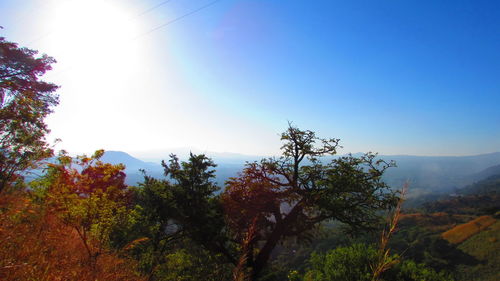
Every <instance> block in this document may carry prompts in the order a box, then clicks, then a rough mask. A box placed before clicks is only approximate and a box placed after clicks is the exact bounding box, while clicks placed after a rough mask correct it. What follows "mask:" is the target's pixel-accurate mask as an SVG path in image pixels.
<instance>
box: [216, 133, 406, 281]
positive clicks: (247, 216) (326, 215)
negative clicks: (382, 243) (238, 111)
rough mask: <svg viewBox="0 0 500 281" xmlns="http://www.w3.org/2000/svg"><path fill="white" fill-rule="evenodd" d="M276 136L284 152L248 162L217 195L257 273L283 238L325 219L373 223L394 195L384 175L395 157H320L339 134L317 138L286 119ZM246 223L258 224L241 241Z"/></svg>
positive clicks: (332, 148) (330, 151) (332, 149)
mask: <svg viewBox="0 0 500 281" xmlns="http://www.w3.org/2000/svg"><path fill="white" fill-rule="evenodd" d="M281 140H282V141H284V144H283V146H282V147H281V149H282V156H281V157H279V158H269V159H263V160H262V161H261V162H254V163H248V164H247V166H246V168H245V169H244V170H243V172H242V173H241V174H240V175H239V176H238V177H235V178H231V179H230V180H229V181H228V182H227V185H226V190H225V192H224V193H223V195H222V199H223V202H224V206H225V210H226V217H227V221H228V223H229V226H230V227H231V229H232V233H233V237H235V240H236V241H239V243H240V245H245V248H250V250H245V255H247V256H246V257H245V260H246V263H247V266H248V268H249V269H250V272H251V275H252V279H254V280H255V279H257V277H258V276H259V274H260V273H261V272H262V270H263V269H264V268H265V266H266V264H267V262H268V261H269V259H270V257H271V253H272V251H273V249H274V248H275V247H276V245H277V244H278V243H279V242H280V241H282V240H283V239H284V238H287V237H299V238H300V237H303V236H307V235H308V233H309V232H310V231H311V230H312V229H314V228H315V227H317V226H318V225H319V224H320V223H321V222H323V221H327V220H337V221H340V222H343V223H345V224H346V225H348V226H349V229H350V230H352V231H356V230H360V229H374V228H375V227H376V225H377V223H378V222H379V216H378V215H377V212H378V211H379V210H385V209H390V208H392V207H394V206H396V204H397V201H398V197H397V194H396V193H394V192H391V191H390V189H389V187H388V186H387V185H386V184H385V183H384V182H383V181H382V178H381V177H382V175H383V173H384V171H385V170H386V169H387V168H389V167H392V166H394V165H395V164H394V163H392V162H390V163H388V162H385V161H383V160H380V159H378V160H377V159H376V155H375V154H372V153H368V154H365V155H363V156H361V157H358V158H357V157H353V156H351V155H349V156H344V157H338V158H332V159H331V160H330V161H329V162H327V161H326V160H324V161H322V160H323V159H322V157H323V156H328V155H330V156H333V155H335V154H336V152H337V148H338V147H339V139H321V138H318V137H316V135H315V133H314V132H312V131H302V130H299V129H298V128H296V127H293V126H292V125H291V124H290V126H289V128H288V129H287V131H285V132H284V133H283V134H282V136H281ZM253 229H255V230H253ZM249 230H252V231H255V235H251V237H252V241H250V243H249V242H248V241H244V240H245V239H246V240H248V237H249V235H248V233H249ZM242 248H243V247H242Z"/></svg>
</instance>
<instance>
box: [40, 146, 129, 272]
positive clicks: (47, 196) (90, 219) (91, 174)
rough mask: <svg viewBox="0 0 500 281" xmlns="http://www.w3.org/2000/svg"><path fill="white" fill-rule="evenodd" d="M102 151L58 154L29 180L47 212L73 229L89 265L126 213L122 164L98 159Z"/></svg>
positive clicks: (125, 192) (124, 218)
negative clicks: (37, 176)
mask: <svg viewBox="0 0 500 281" xmlns="http://www.w3.org/2000/svg"><path fill="white" fill-rule="evenodd" d="M103 154H104V151H103V150H98V151H96V152H95V154H94V155H93V156H91V157H87V156H85V155H83V156H79V157H78V158H77V159H76V160H74V159H72V158H71V157H70V156H67V155H66V154H64V153H62V154H61V155H60V156H59V158H58V161H59V163H58V164H49V168H48V171H47V173H46V174H45V176H44V177H42V178H40V179H37V180H36V181H34V182H33V183H32V186H33V188H34V190H35V192H36V193H38V194H42V196H41V197H42V198H43V199H44V200H45V202H46V204H47V206H48V207H49V209H48V211H49V213H51V214H54V215H55V216H57V217H58V218H59V219H60V220H61V221H62V222H63V223H64V224H65V225H67V226H69V227H71V228H72V229H74V230H75V232H76V233H77V235H78V237H79V238H80V239H81V241H82V243H83V245H84V246H85V249H86V251H87V254H88V261H89V264H91V265H95V264H96V263H97V258H98V257H99V255H101V254H102V253H103V251H105V250H106V249H107V248H108V246H109V243H110V234H111V232H112V230H113V229H114V228H115V227H116V226H118V225H119V224H121V223H123V222H125V221H126V219H127V214H128V212H129V210H128V205H129V202H130V191H129V190H128V187H127V185H126V184H125V173H124V172H123V170H124V169H125V166H124V165H122V164H118V165H112V164H109V163H103V162H101V161H99V158H100V157H101V156H102V155H103Z"/></svg>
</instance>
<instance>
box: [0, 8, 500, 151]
mask: <svg viewBox="0 0 500 281" xmlns="http://www.w3.org/2000/svg"><path fill="white" fill-rule="evenodd" d="M62 2H71V3H73V4H71V5H69V6H64V5H63V4H61V3H62ZM163 2H164V1H162V0H155V1H153V0H142V1H141V0H122V1H118V0H106V1H104V0H102V1H97V0H88V1H83V0H68V1H62V0H59V1H57V0H52V1H45V2H44V1H41V0H38V1H37V0H25V1H19V0H6V1H2V2H1V3H0V19H1V20H0V21H2V22H0V25H3V26H4V28H5V29H4V30H3V31H1V33H2V34H3V36H5V37H7V39H9V40H12V41H16V42H19V43H20V44H21V45H28V46H29V47H31V48H35V49H39V50H41V51H43V52H46V53H48V54H49V55H52V56H54V57H56V59H58V60H59V63H60V64H61V65H62V66H59V68H60V69H55V70H54V73H55V74H54V75H53V78H51V79H53V80H54V81H56V82H57V83H59V84H61V85H62V88H61V91H60V94H61V105H60V108H58V109H57V110H56V113H55V114H54V116H52V117H51V119H49V125H50V126H51V128H52V131H53V134H52V135H53V136H54V137H59V138H62V139H63V144H62V146H63V147H64V146H65V148H67V149H69V150H70V151H71V150H73V151H78V152H89V150H92V149H96V148H99V147H104V148H106V149H114V150H125V151H131V152H133V151H137V152H140V151H145V150H148V149H156V150H164V149H169V148H172V147H180V146H184V147H192V148H198V149H201V150H206V151H219V152H223V151H227V152H239V153H246V154H274V153H276V151H277V148H278V147H279V142H278V137H277V134H278V133H279V132H281V131H283V130H284V129H285V128H286V126H287V121H293V122H294V123H295V124H296V125H298V126H299V127H301V128H304V129H311V130H314V131H316V132H318V134H319V135H320V136H324V137H338V138H341V139H342V144H343V145H344V147H345V150H344V152H359V151H378V152H380V153H383V154H416V155H464V154H479V153H488V152H494V151H500V110H499V108H500V107H499V104H500V2H499V1H456V0H455V1H396V0H394V1H277V0H274V1H271V0H267V1H264V0H263V1H256V0H254V1H237V0H220V1H217V2H215V3H213V4H210V3H212V2H211V1H201V0H192V1H186V0H171V1H170V2H168V3H164V4H162V3H163ZM82 3H85V4H82ZM158 4H162V5H160V6H157V5H158ZM207 4H208V5H209V6H207V7H206V8H203V9H202V10H199V11H198V12H195V13H192V14H191V12H193V11H196V10H197V9H199V8H200V7H204V6H205V5H207ZM78 5H80V6H78ZM155 6H157V7H156V8H155ZM151 8H154V9H153V10H149V9H151ZM61 14H64V15H66V17H63V16H61ZM186 14H187V16H185V15H186ZM176 19H178V20H177V21H175V22H171V23H169V22H170V21H172V20H176ZM166 23H167V25H166V26H164V27H162V28H158V29H155V28H156V27H159V26H161V25H163V24H166ZM47 34H48V35H47ZM68 34H71V35H72V36H74V38H73V37H70V35H68ZM75 34H76V35H75ZM40 37H41V38H40ZM34 39H36V40H35V41H34V42H33V40H34ZM68 42H69V43H68ZM82 46H83V47H82ZM106 46H107V47H106ZM101 48H104V50H103V51H102V50H101ZM112 56H115V57H112ZM62 69H64V70H62ZM57 72H60V73H59V74H57ZM56 74H57V75H56ZM88 112H91V114H88Z"/></svg>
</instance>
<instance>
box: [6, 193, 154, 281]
mask: <svg viewBox="0 0 500 281" xmlns="http://www.w3.org/2000/svg"><path fill="white" fill-rule="evenodd" d="M0 241H1V243H2V247H0V279H1V280H89V281H90V280H112V281H114V280H123V281H125V280H144V278H141V277H140V276H138V275H137V274H136V273H135V271H134V268H135V265H134V262H133V261H131V260H128V259H125V258H120V257H118V256H117V255H116V254H113V253H109V252H104V253H102V255H101V257H100V258H99V262H98V263H97V264H96V265H90V264H89V263H88V262H87V253H86V250H85V248H84V246H83V244H82V242H81V241H80V238H79V237H78V235H77V233H76V232H75V230H74V229H73V228H71V227H69V226H66V225H64V224H63V223H61V222H60V220H59V219H58V218H57V217H56V216H54V215H51V214H49V213H46V212H45V211H44V209H43V207H41V206H39V205H35V204H32V203H31V202H30V200H29V199H28V198H27V195H26V194H15V195H3V196H2V197H1V202H0Z"/></svg>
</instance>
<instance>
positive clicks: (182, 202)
mask: <svg viewBox="0 0 500 281" xmlns="http://www.w3.org/2000/svg"><path fill="white" fill-rule="evenodd" d="M162 165H163V167H164V169H165V176H166V178H164V179H155V178H152V177H150V176H147V175H145V177H144V182H143V183H141V184H140V186H139V187H138V188H136V189H134V190H135V196H134V198H135V204H136V210H137V215H138V217H137V218H136V219H135V222H134V223H133V225H132V226H131V227H129V229H125V230H124V231H121V234H118V235H117V237H119V238H118V239H117V241H118V244H122V245H123V244H127V243H129V242H128V241H141V242H140V243H138V244H137V245H136V246H134V247H133V249H131V252H132V254H133V255H134V256H135V257H136V258H137V259H138V260H139V261H140V263H141V269H142V271H143V272H145V273H147V274H148V277H149V280H158V279H159V278H166V279H165V280H171V279H168V278H167V277H165V276H167V275H165V274H166V272H170V274H168V276H170V277H171V278H173V279H175V278H174V277H172V276H176V274H177V273H175V272H173V271H172V268H171V267H172V262H173V260H178V259H179V258H186V259H189V260H191V261H190V262H192V261H194V260H199V259H200V257H202V256H205V257H209V258H206V260H205V265H207V263H208V264H211V265H213V264H216V266H213V267H212V268H211V270H212V274H211V276H212V277H213V278H214V279H215V280H220V279H219V278H220V277H221V274H215V272H217V273H223V272H225V270H226V268H227V263H228V262H227V260H228V259H229V260H232V259H234V258H233V255H232V254H231V253H230V252H229V250H228V249H227V247H226V242H227V240H226V236H225V235H224V234H225V233H224V228H225V222H224V215H223V209H222V205H221V202H220V198H219V197H218V196H217V195H215V194H214V193H215V192H216V191H217V190H219V188H218V187H217V186H216V185H215V183H214V177H215V175H214V172H215V171H214V170H213V168H214V167H215V164H214V163H213V162H212V161H211V160H210V159H208V158H207V157H206V156H205V155H194V154H191V155H190V157H189V159H188V161H186V162H183V161H179V159H178V158H177V157H176V156H175V155H171V158H170V160H169V161H168V162H165V161H163V162H162ZM127 233H128V234H127ZM127 236H128V237H127ZM133 243H134V242H132V244H133ZM183 244H184V245H185V244H193V245H191V246H189V249H190V253H193V252H197V254H196V256H197V257H196V258H195V257H194V256H193V257H188V255H186V254H185V253H184V252H182V250H179V248H181V249H182V248H185V247H184V246H183ZM171 252H175V253H177V254H172V253H171ZM219 261H220V263H219ZM200 264H202V263H200ZM174 267H175V266H174ZM195 267H196V266H194V265H193V266H192V268H195ZM187 268H189V266H187V265H185V268H184V269H186V270H187ZM177 270H180V268H177ZM197 270H198V271H200V272H201V271H203V272H205V273H204V278H205V279H207V280H209V279H210V278H212V277H210V278H209V275H208V274H206V272H207V270H201V269H200V268H198V269H197ZM190 274H194V275H196V274H198V273H196V274H195V273H193V272H191V273H190ZM200 274H201V273H200ZM200 274H199V275H200ZM162 276H163V277H162ZM200 276H201V275H200ZM170 277H169V278H170ZM161 280H163V279H161ZM176 280H177V279H176ZM179 280H180V279H179ZM182 280H184V279H182ZM196 280H197V279H196ZM210 280H211V279H210Z"/></svg>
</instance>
